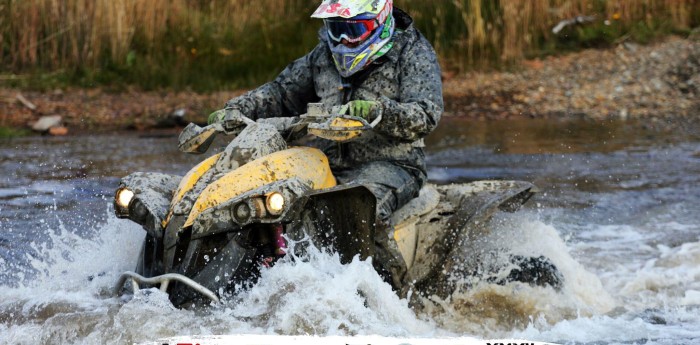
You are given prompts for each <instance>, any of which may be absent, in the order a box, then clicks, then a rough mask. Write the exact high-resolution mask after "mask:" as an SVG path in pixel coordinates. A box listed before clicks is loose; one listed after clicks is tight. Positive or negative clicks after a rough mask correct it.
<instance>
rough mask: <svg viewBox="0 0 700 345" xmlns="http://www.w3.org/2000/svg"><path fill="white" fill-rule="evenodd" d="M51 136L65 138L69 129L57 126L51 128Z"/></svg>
mask: <svg viewBox="0 0 700 345" xmlns="http://www.w3.org/2000/svg"><path fill="white" fill-rule="evenodd" d="M49 134H51V135H53V136H64V135H66V134H68V128H66V127H63V126H56V127H51V128H49Z"/></svg>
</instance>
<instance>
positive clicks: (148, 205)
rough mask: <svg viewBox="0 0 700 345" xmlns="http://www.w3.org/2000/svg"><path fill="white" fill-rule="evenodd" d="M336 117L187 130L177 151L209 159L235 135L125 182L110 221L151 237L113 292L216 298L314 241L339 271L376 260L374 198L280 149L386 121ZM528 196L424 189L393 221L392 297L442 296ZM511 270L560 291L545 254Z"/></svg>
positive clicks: (519, 191)
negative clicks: (180, 165) (190, 160)
mask: <svg viewBox="0 0 700 345" xmlns="http://www.w3.org/2000/svg"><path fill="white" fill-rule="evenodd" d="M334 110H335V112H334V111H333V110H326V109H325V108H324V106H323V105H322V104H309V106H308V114H306V115H302V116H300V117H298V118H278V119H262V120H258V121H257V122H254V121H252V120H250V119H244V121H245V126H235V127H234V128H231V127H232V126H227V123H228V122H230V121H229V120H227V118H224V120H223V121H222V122H219V123H215V124H212V125H209V126H206V127H203V128H201V127H199V126H197V125H195V124H190V125H188V126H187V127H186V128H185V129H184V130H183V132H182V133H181V135H180V138H179V149H180V150H181V151H183V152H188V153H204V152H206V151H207V149H208V147H209V146H210V144H211V143H212V141H213V140H214V137H215V135H216V134H217V133H225V134H229V135H235V138H234V139H233V140H232V141H231V142H230V143H229V144H228V145H227V147H226V148H225V149H224V150H223V152H221V153H218V154H215V155H213V156H211V157H209V158H207V159H205V160H204V161H202V162H201V163H199V164H198V165H196V166H195V167H194V168H192V169H191V170H190V171H189V172H188V173H187V174H186V175H185V176H184V177H181V176H173V175H166V174H161V173H141V172H137V173H133V174H131V175H129V176H127V177H125V178H123V179H122V180H121V184H120V186H119V188H118V189H117V191H116V194H115V200H114V207H115V212H116V215H117V216H118V217H119V218H127V219H129V220H131V221H133V222H136V223H138V224H140V225H141V226H143V228H144V230H145V231H146V237H145V240H144V243H143V247H142V249H141V254H140V255H139V257H138V263H137V266H136V269H135V272H131V271H129V272H125V273H123V274H122V276H121V277H120V279H119V281H118V283H117V286H116V292H117V293H120V292H122V291H123V290H124V289H125V285H126V283H127V282H128V281H130V282H131V283H132V288H133V290H134V292H137V291H138V290H139V289H140V288H142V287H146V286H148V287H156V286H158V287H159V288H160V290H161V291H164V292H167V293H168V295H169V297H170V300H171V301H172V302H173V304H174V305H176V306H187V305H191V304H193V303H195V304H196V303H198V302H201V301H206V300H211V301H214V302H218V301H219V299H220V297H221V296H222V295H225V294H227V293H235V292H236V289H240V288H241V287H242V286H245V285H246V283H247V282H251V281H254V279H255V277H256V276H257V275H258V274H259V270H260V269H261V267H264V266H270V265H272V264H274V262H275V260H277V259H278V258H280V257H281V256H283V255H285V250H286V246H287V240H295V241H297V240H298V241H300V240H301V239H302V238H307V239H308V238H310V239H311V241H310V242H311V243H313V245H316V246H319V247H322V248H326V249H328V250H333V251H334V252H337V253H338V254H339V256H340V258H341V261H342V262H344V263H347V262H350V261H351V260H352V259H353V257H355V256H359V257H360V258H361V259H365V258H368V257H371V256H373V255H374V253H375V252H374V251H375V248H374V234H375V232H377V231H386V229H380V228H379V227H380V226H382V225H381V223H380V222H377V221H376V214H375V213H376V211H375V209H376V207H375V205H376V200H375V197H374V196H373V195H372V194H371V193H370V191H369V190H368V189H366V188H365V187H363V186H360V185H352V184H350V185H338V184H337V182H336V179H335V178H334V176H333V174H332V172H331V168H330V166H329V163H328V159H327V157H326V156H325V155H324V154H323V152H322V151H320V150H318V149H316V148H312V147H303V146H297V147H294V146H288V144H287V141H288V140H287V139H290V138H298V137H301V136H304V135H306V136H309V135H311V136H317V137H320V138H324V139H327V140H333V141H336V142H341V143H342V142H347V141H352V140H363V138H364V137H366V136H368V135H372V128H373V127H374V125H376V123H378V122H379V121H380V120H381V119H375V121H373V122H372V123H368V122H367V121H365V120H364V119H362V118H357V117H351V116H347V115H340V114H338V109H334ZM227 121H228V122H227ZM238 123H240V121H239V122H238ZM285 136H286V137H285ZM534 193H535V187H534V186H533V185H532V184H530V183H528V182H521V181H478V182H471V183H465V184H454V185H448V186H434V185H426V186H425V187H423V189H422V190H421V191H420V196H419V197H417V198H415V199H413V200H411V201H410V202H409V203H408V204H406V205H405V206H403V207H402V208H400V209H399V210H397V211H396V212H395V213H394V214H393V215H392V217H391V223H392V224H394V226H393V228H392V230H391V231H393V236H394V239H395V240H396V242H397V244H398V249H399V251H400V253H401V255H402V256H403V260H404V262H405V263H406V266H407V268H408V272H407V273H406V274H405V277H403V280H402V281H403V282H404V283H402V286H400V287H395V288H396V289H397V290H398V291H397V292H398V293H399V294H401V295H406V292H407V291H408V289H413V291H418V292H425V293H431V294H438V295H443V296H445V295H448V294H449V293H450V292H451V291H452V289H454V286H453V284H454V283H453V281H454V279H450V278H451V277H452V278H454V276H455V275H458V276H459V275H461V276H467V275H470V274H472V273H471V271H478V269H477V267H476V266H478V262H476V263H475V264H473V265H471V266H470V265H466V266H465V262H469V258H464V257H463V256H464V255H461V254H460V255H457V253H458V251H457V250H456V248H462V249H463V248H465V247H468V246H469V245H470V244H471V243H474V242H475V241H476V240H477V239H478V238H479V237H480V236H483V234H484V233H485V232H486V231H488V229H486V228H485V226H484V225H485V224H486V223H487V221H488V219H489V218H490V217H491V216H492V215H493V214H494V213H495V212H496V211H498V210H504V211H510V212H513V211H515V210H517V209H519V208H520V206H521V205H522V204H523V203H525V202H526V201H527V200H528V199H529V198H530V197H531V196H532V195H533V194H534ZM472 261H478V260H472ZM513 262H514V263H515V264H516V266H517V267H518V268H519V269H514V270H513V271H512V272H511V275H510V276H509V278H510V279H514V280H521V281H527V282H530V283H533V284H538V285H552V286H554V287H557V286H559V285H561V282H562V280H561V276H560V274H559V273H558V271H557V270H556V267H554V266H553V265H552V264H551V263H550V262H549V260H547V259H546V258H544V257H539V258H534V257H533V258H523V257H517V258H513ZM458 269H459V270H461V271H460V272H454V271H455V270H458Z"/></svg>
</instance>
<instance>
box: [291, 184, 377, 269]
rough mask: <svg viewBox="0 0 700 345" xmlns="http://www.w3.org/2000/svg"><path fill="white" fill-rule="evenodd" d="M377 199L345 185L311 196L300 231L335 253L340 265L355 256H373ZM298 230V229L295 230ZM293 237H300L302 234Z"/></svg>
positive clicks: (315, 243)
mask: <svg viewBox="0 0 700 345" xmlns="http://www.w3.org/2000/svg"><path fill="white" fill-rule="evenodd" d="M376 203H377V201H376V198H375V196H374V195H373V194H372V193H371V192H370V191H369V189H367V188H365V187H363V186H359V185H344V186H340V187H335V188H332V189H330V190H328V189H326V190H323V191H319V192H317V193H314V194H311V195H310V196H309V200H308V202H307V204H306V207H305V210H304V212H303V213H304V216H303V218H304V220H302V222H303V225H304V226H303V228H304V229H300V230H301V231H305V232H306V235H308V236H309V237H310V238H311V241H312V242H313V244H314V245H316V246H317V247H320V248H323V249H327V250H330V251H332V252H337V253H338V254H339V255H340V260H341V262H342V263H349V262H350V261H352V258H353V257H354V256H355V255H359V256H360V259H363V260H364V259H366V258H368V257H370V256H372V255H373V254H374V250H375V249H374V248H375V246H374V234H375V228H376V226H377V222H376ZM298 231H299V230H298ZM294 237H297V238H302V237H303V234H300V233H298V234H296V235H295V236H294Z"/></svg>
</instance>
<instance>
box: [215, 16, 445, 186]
mask: <svg viewBox="0 0 700 345" xmlns="http://www.w3.org/2000/svg"><path fill="white" fill-rule="evenodd" d="M394 18H395V19H396V24H397V31H396V32H395V33H394V39H393V47H392V48H391V50H389V52H387V53H386V54H385V55H384V56H382V57H381V58H379V59H377V60H375V61H374V62H373V63H372V64H371V65H370V66H368V67H367V68H365V69H364V70H362V71H361V72H358V73H357V74H355V75H353V76H352V77H351V78H348V79H343V78H342V77H341V76H340V74H339V73H338V71H337V69H336V67H335V64H334V63H333V59H332V57H331V52H330V49H329V47H328V43H327V42H326V40H327V39H328V38H327V34H326V31H325V30H324V29H322V30H321V34H320V40H321V42H320V43H319V44H318V45H317V46H316V47H315V48H314V49H313V50H312V51H311V52H310V53H309V54H307V55H306V56H304V57H302V58H300V59H298V60H296V61H294V62H293V63H291V64H290V65H289V66H287V68H286V69H285V70H284V71H282V73H281V74H280V75H279V76H278V77H277V78H276V79H275V80H273V81H272V82H269V83H267V84H265V85H263V86H261V87H259V88H257V89H255V90H252V91H250V92H248V93H246V94H244V95H242V96H240V97H236V98H234V99H232V100H230V101H229V102H227V103H226V107H227V108H235V109H238V110H240V111H241V112H242V113H243V114H244V115H246V116H248V117H250V118H252V119H258V118H269V117H281V116H297V115H300V114H304V113H306V104H307V103H312V102H322V103H324V104H325V105H326V106H335V105H341V104H345V103H347V102H349V101H351V100H374V101H379V102H380V104H381V106H382V108H383V111H382V120H381V122H380V123H379V124H378V125H377V126H376V127H375V130H374V132H375V135H373V136H371V137H370V138H368V139H366V140H363V141H358V142H350V143H344V144H338V143H335V142H331V141H327V140H324V139H320V138H318V139H315V140H316V142H315V143H314V144H313V145H314V146H316V147H319V148H321V149H322V150H323V151H324V152H325V153H326V155H327V156H328V158H329V160H330V164H331V167H332V168H333V169H344V168H351V167H357V166H359V165H362V164H364V163H367V162H372V161H389V162H392V163H395V164H398V165H401V166H403V167H405V168H407V169H409V170H412V171H413V172H414V173H421V174H420V175H423V176H425V175H424V174H425V160H424V153H423V148H422V147H423V140H422V139H423V138H424V137H425V136H426V135H427V134H428V133H430V132H431V131H432V130H433V129H434V128H435V126H436V125H437V123H438V121H439V120H440V116H441V115H442V112H443V100H442V82H441V79H440V67H439V65H438V62H437V59H436V56H435V52H434V51H433V49H432V47H431V46H430V43H429V42H428V41H427V40H426V39H425V37H423V35H421V34H420V33H419V32H418V30H416V29H415V28H414V27H413V25H412V22H413V20H412V19H411V17H410V16H409V15H408V14H406V13H405V12H403V11H401V10H399V9H395V10H394Z"/></svg>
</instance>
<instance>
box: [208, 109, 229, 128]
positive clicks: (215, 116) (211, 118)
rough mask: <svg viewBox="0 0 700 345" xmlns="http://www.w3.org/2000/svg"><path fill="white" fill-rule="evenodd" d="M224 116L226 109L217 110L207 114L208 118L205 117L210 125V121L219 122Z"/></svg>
mask: <svg viewBox="0 0 700 345" xmlns="http://www.w3.org/2000/svg"><path fill="white" fill-rule="evenodd" d="M224 116H226V110H224V109H221V110H217V111H215V112H213V113H211V114H209V118H207V124H208V125H211V124H212V123H216V122H221V121H222V120H223V119H224Z"/></svg>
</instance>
